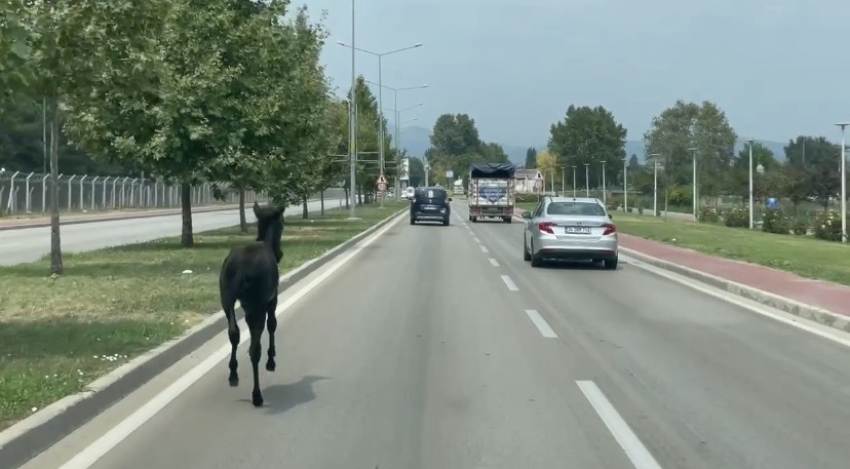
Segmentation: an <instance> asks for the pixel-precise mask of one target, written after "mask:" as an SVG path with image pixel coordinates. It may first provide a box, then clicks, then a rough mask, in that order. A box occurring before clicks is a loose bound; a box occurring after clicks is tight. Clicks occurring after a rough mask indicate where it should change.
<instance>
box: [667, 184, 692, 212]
mask: <svg viewBox="0 0 850 469" xmlns="http://www.w3.org/2000/svg"><path fill="white" fill-rule="evenodd" d="M693 200H694V199H693V193H692V192H691V189H689V188H688V187H685V186H673V187H671V188H670V190H669V191H668V192H667V204H668V205H673V206H676V207H688V206H690V205H692V204H693Z"/></svg>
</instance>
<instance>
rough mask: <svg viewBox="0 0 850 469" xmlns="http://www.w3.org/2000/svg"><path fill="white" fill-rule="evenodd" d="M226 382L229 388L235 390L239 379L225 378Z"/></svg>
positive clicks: (233, 377)
mask: <svg viewBox="0 0 850 469" xmlns="http://www.w3.org/2000/svg"><path fill="white" fill-rule="evenodd" d="M227 382H228V383H230V387H231V388H235V387H236V386H239V377H238V376H231V377H230V378H227Z"/></svg>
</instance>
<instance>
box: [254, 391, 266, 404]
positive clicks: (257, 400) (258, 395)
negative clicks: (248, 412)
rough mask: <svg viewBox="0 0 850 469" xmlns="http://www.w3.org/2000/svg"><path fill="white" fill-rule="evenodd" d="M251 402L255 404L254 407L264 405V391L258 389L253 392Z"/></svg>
mask: <svg viewBox="0 0 850 469" xmlns="http://www.w3.org/2000/svg"><path fill="white" fill-rule="evenodd" d="M251 397H252V399H251V402H252V403H253V404H254V407H262V406H263V393H261V392H259V391H257V392H255V393H253V395H252V396H251Z"/></svg>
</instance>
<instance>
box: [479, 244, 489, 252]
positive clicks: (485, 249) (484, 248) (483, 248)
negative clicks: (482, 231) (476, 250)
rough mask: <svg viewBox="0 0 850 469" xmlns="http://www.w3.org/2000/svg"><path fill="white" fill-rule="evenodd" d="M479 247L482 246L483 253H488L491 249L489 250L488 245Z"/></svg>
mask: <svg viewBox="0 0 850 469" xmlns="http://www.w3.org/2000/svg"><path fill="white" fill-rule="evenodd" d="M478 247H480V248H481V252H483V253H485V254H486V253H488V252H490V251H488V250H487V248H486V247H484V246H478Z"/></svg>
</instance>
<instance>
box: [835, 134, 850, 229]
mask: <svg viewBox="0 0 850 469" xmlns="http://www.w3.org/2000/svg"><path fill="white" fill-rule="evenodd" d="M835 125H837V126H839V127H841V242H842V243H846V242H847V174H846V173H845V172H844V170H845V169H846V167H845V166H846V162H847V153H846V149H847V146H846V144H845V142H844V128H845V127H847V126H848V125H850V122H841V123H839V124H835Z"/></svg>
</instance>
